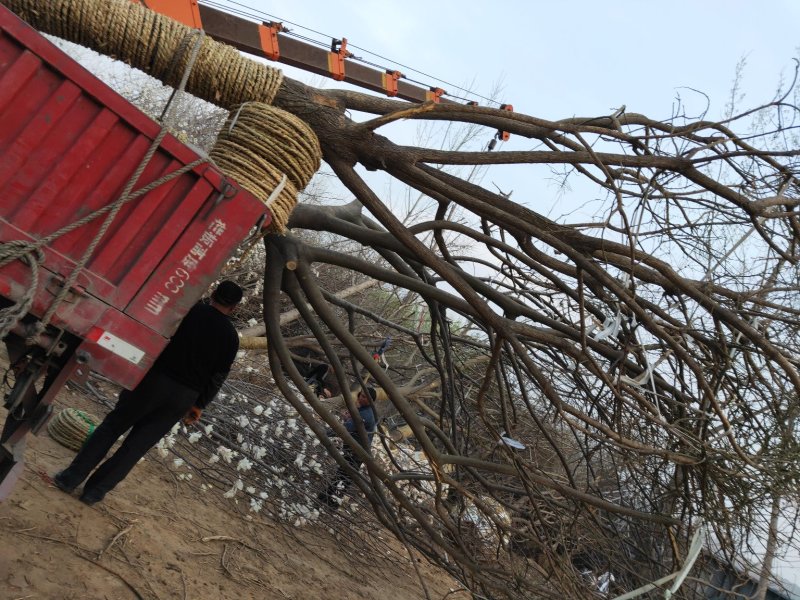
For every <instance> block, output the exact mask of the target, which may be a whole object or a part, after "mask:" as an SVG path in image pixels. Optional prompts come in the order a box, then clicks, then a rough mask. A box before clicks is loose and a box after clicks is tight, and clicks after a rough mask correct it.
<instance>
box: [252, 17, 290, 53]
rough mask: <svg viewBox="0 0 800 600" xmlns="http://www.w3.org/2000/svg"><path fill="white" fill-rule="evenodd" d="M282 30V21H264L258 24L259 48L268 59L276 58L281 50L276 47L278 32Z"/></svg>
mask: <svg viewBox="0 0 800 600" xmlns="http://www.w3.org/2000/svg"><path fill="white" fill-rule="evenodd" d="M283 30H284V27H283V23H273V22H272V21H264V22H263V23H262V24H261V25H259V26H258V37H259V39H260V40H261V50H262V51H263V52H264V56H266V57H267V58H268V59H270V60H278V59H279V58H280V56H281V51H280V49H279V48H278V33H280V32H281V31H283Z"/></svg>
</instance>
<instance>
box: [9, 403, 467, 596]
mask: <svg viewBox="0 0 800 600" xmlns="http://www.w3.org/2000/svg"><path fill="white" fill-rule="evenodd" d="M56 404H57V406H56V410H59V409H60V408H63V407H64V406H74V407H77V408H85V409H89V410H90V411H91V412H93V413H95V414H98V415H99V414H103V412H102V409H100V408H99V407H98V405H97V404H94V403H91V402H90V400H88V399H87V398H86V397H84V396H83V395H82V394H81V393H79V392H78V391H76V390H74V389H69V388H67V389H65V390H64V391H63V392H62V393H61V394H60V395H59V398H58V400H57V402H56ZM4 418H5V415H4V414H3V412H2V410H0V419H4ZM72 456H73V452H72V451H71V450H69V449H67V448H64V447H62V446H61V445H59V444H58V443H56V442H55V441H53V440H52V439H50V437H49V436H48V435H47V433H46V432H43V433H42V434H41V435H40V436H39V437H30V438H29V440H28V448H27V450H26V469H25V472H24V474H23V476H22V478H21V479H20V480H19V482H18V484H17V486H16V488H15V489H14V491H13V493H12V494H11V496H10V497H9V498H8V499H6V500H5V501H3V502H0V548H1V550H0V599H2V600H5V599H19V600H22V599H26V600H27V599H31V600H33V599H45V598H53V599H75V600H77V599H79V598H80V599H83V598H89V599H95V598H97V599H109V600H111V599H114V600H116V599H120V600H123V599H128V598H143V599H147V600H150V599H167V598H179V599H193V598H201V599H207V598H208V599H230V600H234V599H236V600H242V599H249V598H259V599H261V598H263V599H272V598H281V599H283V598H298V599H300V598H302V599H310V600H315V599H323V598H326V599H327V598H337V599H338V598H341V599H344V600H349V599H356V598H365V599H375V600H388V599H412V598H425V597H426V593H425V591H423V586H422V585H421V583H420V579H419V577H418V576H417V573H416V571H415V569H414V568H413V567H412V564H411V562H410V559H408V558H405V559H404V561H403V559H400V560H398V559H397V558H396V557H395V558H393V559H392V561H391V562H386V561H382V560H376V558H375V557H372V556H366V555H365V554H364V553H359V552H357V551H348V550H345V549H343V548H346V547H348V546H349V545H347V544H346V545H343V544H341V542H340V541H337V538H339V536H341V535H347V532H336V531H335V530H334V531H333V533H330V532H329V531H328V530H327V529H326V528H324V527H320V525H319V524H316V525H313V526H306V527H305V528H294V527H291V526H283V525H279V524H277V523H274V522H272V521H270V520H269V519H267V518H262V517H257V518H255V519H253V518H248V517H244V516H242V515H240V514H238V513H236V512H235V511H233V510H232V509H231V507H230V505H229V504H227V505H226V503H225V502H224V501H221V499H218V500H215V499H214V497H211V496H207V495H203V496H199V495H197V494H196V493H195V492H194V491H193V490H192V488H191V487H190V486H188V485H187V484H185V483H184V482H181V481H178V480H177V479H176V478H175V477H174V475H173V474H172V472H171V471H170V470H169V469H168V468H167V467H166V465H165V464H164V463H163V462H162V461H160V460H159V459H158V458H157V457H156V456H155V453H153V452H151V453H150V454H149V455H148V459H147V460H145V461H143V462H142V463H140V464H139V465H137V466H136V468H135V469H134V471H133V472H132V473H131V475H130V476H129V477H128V479H127V480H125V481H124V482H123V483H122V484H120V486H119V487H118V488H117V489H116V490H115V491H114V493H112V494H110V495H109V496H108V497H107V498H106V500H105V501H104V502H102V503H99V504H97V505H95V506H93V507H88V506H86V505H84V504H82V503H81V502H79V501H78V499H77V496H69V495H67V494H64V493H63V492H61V491H60V490H58V489H57V488H55V487H54V486H53V485H52V482H51V480H50V476H51V475H52V474H53V473H55V472H56V471H58V470H59V469H60V468H62V467H63V466H65V465H66V464H68V463H69V461H70V459H71V457H72ZM370 534H371V535H380V536H382V537H384V538H386V539H387V544H389V545H390V546H391V545H392V544H394V545H395V546H398V545H397V544H396V543H394V542H393V541H392V540H390V539H389V536H388V535H387V534H386V532H385V531H374V532H370ZM340 539H341V538H339V540H340ZM397 552H398V553H399V554H398V555H397V556H403V554H402V553H403V552H405V551H404V550H403V549H402V548H401V547H398V548H397ZM359 554H361V555H359ZM405 556H406V557H407V554H405ZM415 560H417V566H418V567H419V570H420V573H421V574H422V577H423V579H424V580H425V588H427V592H428V597H429V598H436V599H439V598H444V597H447V598H448V599H449V600H464V599H465V598H467V597H469V596H468V595H467V594H466V593H464V592H456V593H452V592H451V590H452V589H454V588H456V587H458V586H456V585H455V583H454V582H453V581H452V580H450V579H449V578H448V577H447V576H446V575H444V574H442V573H441V572H439V571H437V570H435V569H433V568H432V567H431V566H430V565H428V564H427V563H425V561H424V560H423V559H420V558H416V559H415Z"/></svg>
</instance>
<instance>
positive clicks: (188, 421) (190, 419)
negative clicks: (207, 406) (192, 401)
mask: <svg viewBox="0 0 800 600" xmlns="http://www.w3.org/2000/svg"><path fill="white" fill-rule="evenodd" d="M202 414H203V409H202V408H200V407H199V406H193V407H192V408H190V409H189V412H187V413H186V416H185V417H183V424H184V425H193V424H195V423H197V422H198V421H199V420H200V415H202Z"/></svg>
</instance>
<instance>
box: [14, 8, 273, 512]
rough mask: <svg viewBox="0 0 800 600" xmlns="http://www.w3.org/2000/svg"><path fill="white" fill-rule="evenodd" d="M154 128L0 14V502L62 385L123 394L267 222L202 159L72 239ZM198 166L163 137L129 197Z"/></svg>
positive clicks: (133, 164)
mask: <svg viewBox="0 0 800 600" xmlns="http://www.w3.org/2000/svg"><path fill="white" fill-rule="evenodd" d="M160 130H161V126H160V125H159V124H157V123H156V122H154V121H153V120H151V119H150V118H149V117H147V116H146V115H145V114H143V113H142V112H141V111H139V110H138V109H136V108H135V107H134V106H132V105H131V104H130V103H129V102H128V101H126V100H125V99H124V98H122V97H121V96H120V95H118V94H117V93H116V92H114V91H113V90H112V89H110V88H109V87H108V86H106V85H105V84H104V83H102V82H101V81H99V80H98V79H97V78H96V77H94V76H93V75H92V74H91V73H89V72H88V71H86V70H85V69H84V68H82V67H81V66H80V65H78V64H77V63H76V62H75V61H74V60H72V59H71V58H70V57H69V56H67V55H66V54H64V53H63V52H62V51H61V50H60V49H59V48H57V47H56V46H55V45H53V44H52V43H51V42H49V41H48V40H47V39H46V38H44V37H43V36H42V35H40V34H39V33H38V32H36V31H35V30H33V29H32V28H31V27H29V26H28V25H27V24H25V23H24V22H23V21H21V20H20V19H19V18H17V17H16V16H15V15H14V14H13V13H12V12H10V11H9V10H8V9H6V8H5V7H3V6H2V5H0V265H2V266H0V308H6V309H11V310H13V309H14V308H15V307H19V306H20V303H21V302H26V301H30V302H31V304H30V306H29V308H28V310H27V311H26V313H27V314H26V315H25V317H24V318H22V320H20V321H19V322H18V323H17V324H16V325H15V327H14V328H13V329H12V330H11V332H10V333H9V334H8V335H7V336H6V338H5V341H6V345H7V348H8V353H9V359H10V361H11V363H12V365H13V369H11V372H12V376H11V377H10V378H11V379H13V380H14V383H13V387H11V388H10V391H8V389H7V390H6V394H5V408H6V409H7V411H8V413H7V417H6V422H5V426H4V428H3V431H2V435H0V499H2V498H3V497H5V496H6V495H7V494H8V492H9V491H10V489H11V486H12V485H13V481H14V480H15V479H16V476H18V474H19V472H20V471H21V469H22V453H23V449H24V440H25V436H26V434H27V433H28V432H31V431H32V432H34V433H36V432H37V431H38V430H39V429H40V428H41V427H42V426H43V425H44V424H45V423H46V421H47V419H48V417H49V414H50V410H51V406H50V405H51V403H52V401H53V399H54V397H55V395H56V393H57V392H58V391H59V389H60V388H61V387H62V386H63V385H64V383H66V381H67V380H68V379H69V378H70V377H75V376H80V375H85V374H87V373H88V372H89V371H90V370H91V371H95V372H97V373H100V374H102V375H104V376H105V377H107V378H109V379H111V380H113V381H115V382H117V383H119V384H120V385H122V386H124V387H126V388H129V389H130V388H132V387H134V386H135V385H136V384H137V383H138V382H139V381H140V379H141V378H142V377H143V376H144V374H145V373H146V372H147V370H148V368H149V367H150V366H151V365H152V364H153V361H154V360H155V358H156V357H157V356H158V354H159V353H160V352H161V350H162V349H163V348H164V346H165V345H166V343H167V341H168V339H169V337H170V335H172V333H173V332H174V331H175V329H176V327H177V326H178V323H179V322H180V320H181V319H182V317H183V316H184V315H185V314H186V312H187V311H188V310H189V308H191V306H192V305H193V304H194V303H195V302H197V301H198V300H199V299H200V297H201V296H202V294H203V293H204V292H205V291H206V290H207V289H208V287H209V285H210V284H211V283H212V282H213V281H214V280H215V278H217V277H218V275H219V273H220V270H221V269H222V266H223V265H224V264H225V262H226V260H227V259H228V257H229V256H230V255H231V254H232V253H233V252H234V251H235V249H236V247H237V246H238V245H239V244H240V243H241V242H242V240H244V239H245V238H246V237H247V236H248V235H249V234H251V233H253V232H254V231H257V230H258V227H259V226H264V225H266V224H267V223H268V222H269V221H270V219H271V217H270V214H269V212H268V211H267V209H266V208H265V207H264V204H263V203H261V202H259V201H258V200H257V199H256V198H254V197H253V196H252V195H250V194H249V193H248V192H246V191H244V190H242V189H240V188H239V187H238V186H237V185H236V184H235V183H234V182H232V181H230V180H228V179H227V178H226V177H225V176H224V175H223V174H221V173H220V172H219V171H218V170H217V169H216V168H215V167H213V166H212V165H210V164H209V163H208V162H200V163H199V164H198V165H196V166H193V168H191V169H190V170H188V171H186V172H184V173H182V174H180V175H179V176H177V177H173V178H172V179H170V180H169V181H167V182H166V183H163V184H161V185H158V186H157V187H155V188H153V189H152V190H150V191H147V192H146V193H144V194H143V195H140V196H139V197H136V198H135V199H134V200H132V201H130V202H128V203H126V204H124V205H123V206H122V207H121V209H119V212H118V213H117V214H116V216H115V217H114V218H113V221H111V222H110V224H109V226H108V227H107V230H106V231H105V232H104V233H102V235H99V234H98V232H99V231H100V230H101V227H102V224H103V221H104V220H105V217H106V214H108V213H103V214H100V215H99V216H98V217H97V218H94V219H93V220H91V221H89V222H88V223H85V224H82V225H81V226H79V227H77V228H76V229H74V230H69V226H70V225H74V224H75V223H79V222H81V220H82V219H83V218H84V217H86V216H87V215H90V214H92V213H93V212H95V211H100V210H101V209H103V207H108V206H109V205H111V204H113V203H114V202H115V201H117V199H118V198H119V197H120V194H121V193H122V191H123V190H124V189H125V188H126V184H128V182H129V180H130V179H132V177H133V175H134V174H135V173H136V172H137V170H138V168H139V167H140V165H141V164H142V162H143V158H144V157H145V155H146V153H147V152H148V149H149V148H150V146H151V145H152V143H153V140H154V139H155V138H156V137H157V136H158V134H159V132H160ZM199 158H200V157H199V156H198V154H196V153H195V152H194V151H192V150H191V149H189V148H188V147H187V146H185V145H184V144H182V143H180V142H179V141H178V140H177V139H175V138H174V137H172V136H170V135H167V136H166V137H165V138H164V140H163V142H162V143H161V144H160V146H159V147H158V149H157V151H156V152H155V154H154V155H153V157H152V158H151V159H150V160H149V162H148V163H147V164H146V165H144V170H143V171H142V173H141V175H140V176H139V177H138V179H137V181H136V183H135V185H134V187H133V189H134V190H140V189H142V188H145V186H147V185H148V184H151V183H153V182H155V181H156V180H159V179H162V178H165V176H167V175H169V174H170V173H174V172H175V171H176V170H179V169H181V168H182V167H186V166H188V165H191V164H192V163H195V162H196V161H197V160H198V159H199ZM134 195H135V194H134ZM61 231H64V232H63V233H62V234H61V235H58V236H54V235H53V234H56V233H58V232H61ZM96 238H97V239H96ZM95 243H96V246H95V247H94V248H93V249H92V251H91V253H87V249H89V248H91V246H90V245H95ZM20 245H26V247H29V248H31V254H30V255H29V258H22V259H14V260H10V261H5V262H7V264H4V265H3V264H2V263H3V260H2V256H4V253H3V251H4V249H5V250H9V249H13V248H17V247H19V246H20ZM37 254H38V258H35V257H37ZM34 271H35V272H34ZM71 275H72V277H70V276H71ZM75 275H77V277H75ZM34 276H36V277H34ZM70 279H74V281H75V282H74V284H72V285H71V286H69V289H68V290H63V289H62V288H63V287H64V284H65V282H68V281H69V280H70ZM33 282H35V285H32V283H33ZM62 292H63V293H62ZM59 296H62V298H61V299H60V301H59V302H58V303H57V305H56V306H53V304H54V302H55V301H56V300H57V299H58V297H59ZM48 309H50V312H51V313H52V318H50V319H49V323H48V324H47V328H46V330H45V331H44V332H43V333H42V334H41V335H39V336H38V339H36V340H35V342H34V341H32V336H31V335H30V334H31V331H32V330H33V329H34V328H35V326H36V324H37V322H38V323H39V324H43V323H42V319H43V317H44V316H45V315H47V313H48ZM53 309H54V312H53ZM48 316H49V315H48ZM41 377H44V382H43V384H42V385H40V387H41V389H39V390H38V391H37V390H36V386H35V385H34V384H35V383H36V382H37V381H38V380H39V379H40V378H41Z"/></svg>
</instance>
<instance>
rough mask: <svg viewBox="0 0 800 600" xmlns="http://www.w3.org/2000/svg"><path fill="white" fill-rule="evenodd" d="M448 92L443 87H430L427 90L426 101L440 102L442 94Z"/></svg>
mask: <svg viewBox="0 0 800 600" xmlns="http://www.w3.org/2000/svg"><path fill="white" fill-rule="evenodd" d="M445 93H446V92H445V91H444V90H443V89H442V88H437V87H432V88H429V89H428V91H427V92H425V101H426V102H433V103H434V104H439V99H440V98H441V97H442V94H445Z"/></svg>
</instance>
